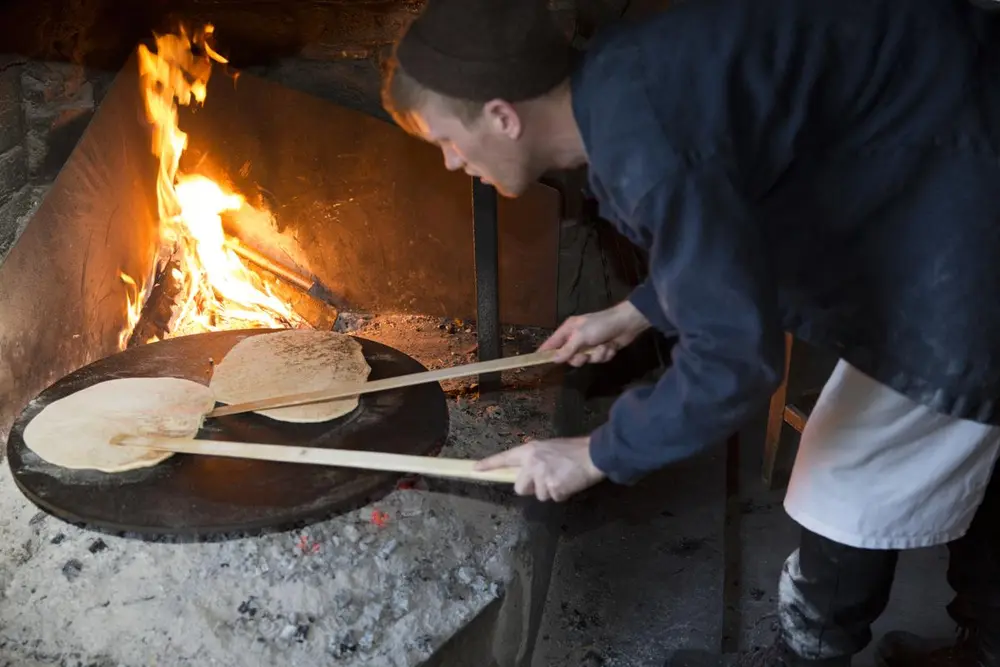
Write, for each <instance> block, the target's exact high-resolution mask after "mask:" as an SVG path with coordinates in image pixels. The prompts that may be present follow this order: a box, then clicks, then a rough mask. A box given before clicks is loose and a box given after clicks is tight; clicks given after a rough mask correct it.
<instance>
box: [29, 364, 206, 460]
mask: <svg viewBox="0 0 1000 667" xmlns="http://www.w3.org/2000/svg"><path fill="white" fill-rule="evenodd" d="M214 406H215V398H214V397H213V396H212V390H211V389H209V388H208V387H206V386H205V385H203V384H199V383H198V382H193V381H191V380H184V379H180V378H170V377H165V378H120V379H115V380H108V381H106V382H100V383H98V384H95V385H91V386H90V387H87V388H86V389H81V390H80V391H78V392H76V393H74V394H70V395H69V396H66V397H65V398H61V399H59V400H57V401H54V402H52V403H50V404H49V405H47V406H45V407H44V408H42V411H41V412H39V413H38V414H37V415H35V418H34V419H32V420H31V421H30V422H29V423H28V426H27V427H26V428H25V429H24V444H26V445H27V446H28V448H29V449H31V451H33V452H35V453H36V454H38V456H40V457H41V458H42V459H44V460H45V461H48V462H49V463H51V464H53V465H57V466H60V467H62V468H71V469H76V470H81V469H89V470H100V471H102V472H108V473H118V472H125V471H127V470H135V469H137V468H147V467H150V466H154V465H156V464H157V463H160V462H161V461H164V460H166V459H168V458H170V457H171V456H173V452H163V451H158V450H154V449H143V448H140V447H125V446H121V445H113V444H111V439H112V438H114V437H115V436H117V435H158V436H167V437H177V438H190V437H194V436H195V435H196V434H197V433H198V429H199V428H201V423H202V421H203V420H204V417H205V414H206V413H208V412H209V411H210V410H211V409H212V408H213V407H214Z"/></svg>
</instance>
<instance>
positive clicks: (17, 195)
mask: <svg viewBox="0 0 1000 667" xmlns="http://www.w3.org/2000/svg"><path fill="white" fill-rule="evenodd" d="M112 79H113V74H112V73H109V72H100V71H93V70H88V69H86V68H83V67H80V66H76V65H71V64H67V63H44V62H35V61H30V60H26V59H23V58H18V57H13V56H0V260H2V259H3V257H5V256H6V254H7V252H8V251H9V250H10V247H11V246H12V245H13V243H14V241H15V240H16V239H17V236H18V235H19V234H20V232H21V231H22V230H23V229H24V225H26V224H27V222H28V220H29V219H30V217H31V214H32V213H34V211H35V209H36V208H37V207H38V205H39V204H40V203H41V200H42V197H43V196H44V194H45V192H46V190H47V189H48V186H49V185H50V184H51V183H52V181H54V180H55V177H56V175H57V174H58V173H59V169H60V168H61V167H62V165H63V163H65V161H66V158H67V157H69V154H70V152H71V151H72V150H73V147H74V146H75V145H76V142H77V141H78V140H79V138H80V136H81V135H82V134H83V130H84V128H86V126H87V123H88V122H89V121H90V118H91V116H93V114H94V111H95V110H96V108H97V104H98V103H99V102H100V99H101V96H102V95H103V93H104V91H105V90H107V87H108V85H110V82H111V80H112Z"/></svg>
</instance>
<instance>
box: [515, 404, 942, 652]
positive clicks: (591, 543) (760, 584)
mask: <svg viewBox="0 0 1000 667" xmlns="http://www.w3.org/2000/svg"><path fill="white" fill-rule="evenodd" d="M608 403H609V401H608V400H607V399H603V400H601V401H599V402H598V403H596V404H595V406H594V411H593V415H592V417H593V420H594V422H595V423H599V421H600V420H601V419H602V418H603V414H604V410H605V409H606V407H607V405H608ZM764 417H765V415H761V416H760V419H758V420H756V422H755V423H754V424H752V425H751V426H748V428H747V429H746V430H745V431H744V432H743V434H742V442H741V448H740V452H739V456H738V459H739V464H738V467H737V468H734V475H735V476H736V477H738V480H739V481H738V485H739V489H738V493H736V494H735V495H734V494H733V493H732V484H731V483H730V497H729V498H728V504H729V508H730V512H729V517H728V520H729V524H728V528H729V530H728V533H727V523H726V522H727V512H726V508H727V475H726V465H727V463H726V462H727V452H726V450H725V448H724V447H719V448H715V449H713V450H712V451H710V452H708V453H706V455H704V456H702V457H699V458H698V459H696V460H692V461H688V462H686V463H684V464H682V465H678V466H676V467H674V468H672V469H669V470H665V471H663V472H661V473H659V474H657V475H655V476H653V477H652V478H650V479H648V480H646V481H645V482H644V483H642V484H640V485H639V486H636V487H633V488H628V489H625V488H615V487H612V486H611V485H605V488H601V489H599V490H598V491H597V492H595V493H593V494H592V495H591V496H589V497H586V498H582V499H579V500H577V501H576V502H574V503H572V505H571V508H570V511H569V518H568V519H567V524H566V526H565V531H564V532H565V534H564V539H563V543H562V545H561V548H560V551H559V554H558V556H557V561H556V571H555V575H554V579H553V584H552V590H551V593H550V597H549V602H548V605H547V609H546V617H545V620H544V627H543V629H542V633H541V638H540V641H539V646H538V650H537V653H536V659H535V662H534V665H536V666H537V667H599V666H603V667H660V666H661V665H663V664H664V661H665V660H666V659H667V658H668V657H670V656H671V655H672V654H673V652H674V651H675V650H678V649H686V650H691V649H695V650H700V651H703V652H705V655H706V656H720V655H721V654H723V652H725V653H726V654H728V656H727V657H723V658H721V663H720V662H719V661H720V659H719V658H718V657H716V658H714V659H709V661H708V663H707V664H711V663H717V664H726V663H728V662H731V660H732V655H733V653H734V652H735V651H737V650H745V649H748V648H751V647H753V646H764V645H767V644H769V643H770V641H771V638H772V637H773V635H774V632H775V629H776V615H775V600H776V593H777V582H778V575H779V573H780V571H781V567H782V564H783V562H784V560H785V558H786V557H787V556H788V554H789V553H791V551H792V550H794V548H795V547H796V541H797V539H798V529H797V526H796V524H794V523H793V522H792V521H791V520H790V519H789V518H788V516H787V515H786V514H785V512H784V510H783V508H782V505H781V502H782V498H783V495H784V491H783V489H777V490H774V491H768V490H766V489H765V488H764V485H763V483H762V481H761V476H760V462H761V454H762V450H763V434H764ZM788 435H789V437H787V439H786V442H787V444H786V445H784V446H785V447H786V448H790V452H788V454H789V455H790V456H789V458H791V456H794V448H795V434H794V432H792V433H790V434H788ZM736 470H738V475H736V474H735V471H736ZM732 479H733V476H731V477H730V480H732ZM727 535H728V537H729V541H728V542H727ZM727 557H729V558H730V561H729V562H730V570H729V574H730V576H729V581H728V582H727V581H726V576H727V572H726V559H727ZM734 559H735V560H734ZM946 565H947V552H946V550H945V549H943V548H942V549H929V550H920V551H913V552H908V553H905V554H903V557H902V558H901V562H900V567H899V570H898V574H897V579H896V583H895V587H894V591H893V595H892V600H891V603H890V606H889V609H888V610H887V611H886V613H885V614H884V615H883V617H882V618H881V619H880V620H879V622H878V623H877V625H876V627H875V629H874V631H875V637H876V641H877V639H878V638H879V637H881V636H882V634H884V633H885V632H886V631H888V630H892V629H907V630H910V631H913V632H918V633H922V634H928V635H934V636H950V635H951V633H952V632H953V627H952V625H951V624H950V622H949V621H948V619H947V616H946V615H945V612H944V605H945V604H946V603H947V601H948V599H949V596H950V590H949V589H948V587H947V584H946V582H945V579H944V573H945V567H946ZM727 583H728V586H729V589H728V590H729V595H728V596H727V595H726V592H727V588H726V586H727ZM872 648H873V646H870V647H869V649H868V650H867V651H866V652H865V653H864V654H862V655H861V656H859V657H858V659H856V660H855V665H861V666H864V667H867V666H869V665H871V664H872V657H871V652H872Z"/></svg>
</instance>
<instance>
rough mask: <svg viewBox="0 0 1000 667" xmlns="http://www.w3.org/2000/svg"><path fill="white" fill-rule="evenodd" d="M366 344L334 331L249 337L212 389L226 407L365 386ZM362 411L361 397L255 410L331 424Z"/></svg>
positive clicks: (226, 361)
mask: <svg viewBox="0 0 1000 667" xmlns="http://www.w3.org/2000/svg"><path fill="white" fill-rule="evenodd" d="M369 373H371V366H369V365H368V362H367V361H365V355H364V352H362V350H361V344H360V343H358V341H356V340H354V339H353V338H351V337H350V336H347V335H345V334H340V333H335V332H333V331H311V330H308V329H303V330H298V329H296V330H289V331H279V332H276V333H268V334H258V335H256V336H250V337H249V338H244V339H243V340H241V341H240V342H239V343H237V344H236V345H234V346H233V348H232V349H231V350H229V352H228V353H227V354H226V356H225V357H224V358H223V359H222V361H221V362H220V363H219V364H218V365H217V366H216V367H215V371H214V372H213V373H212V380H211V382H210V383H209V386H210V387H211V388H212V392H213V393H214V394H215V398H216V400H218V401H219V402H221V403H228V404H230V405H232V404H233V403H245V402H248V401H256V400H260V399H264V398H273V397H275V396H284V395H287V394H299V393H302V392H307V391H320V390H322V389H329V388H331V387H333V386H335V385H338V384H342V383H351V384H353V383H358V382H365V381H366V380H367V379H368V374H369ZM356 407H358V398H357V397H356V396H355V397H353V398H344V399H339V400H335V401H326V402H323V403H311V404H308V405H292V406H289V407H284V408H271V409H265V410H255V412H257V413H258V414H261V415H264V416H266V417H270V418H271V419H276V420H278V421H285V422H297V423H310V422H325V421H329V420H331V419H336V418H337V417H342V416H344V415H346V414H348V413H349V412H351V411H352V410H354V409H355V408H356Z"/></svg>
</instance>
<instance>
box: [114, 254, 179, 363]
mask: <svg viewBox="0 0 1000 667" xmlns="http://www.w3.org/2000/svg"><path fill="white" fill-rule="evenodd" d="M179 271H180V266H179V264H178V262H177V261H176V260H174V259H171V260H170V261H169V262H168V263H167V264H166V266H164V267H163V269H162V270H161V271H159V272H158V274H157V276H156V278H155V281H154V282H153V287H152V289H151V290H150V291H149V297H148V298H147V299H146V304H145V306H144V307H143V309H142V315H141V316H140V317H139V321H138V322H137V323H136V325H135V328H134V329H133V330H132V335H131V336H130V337H129V339H128V344H127V347H130V348H131V347H135V346H136V345H144V344H146V343H149V342H152V341H154V340H159V339H162V338H166V337H167V334H169V333H170V320H171V319H172V318H173V313H174V307H175V305H176V303H177V295H178V294H180V291H181V286H180V283H179V281H178V279H177V273H178V272H179Z"/></svg>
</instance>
